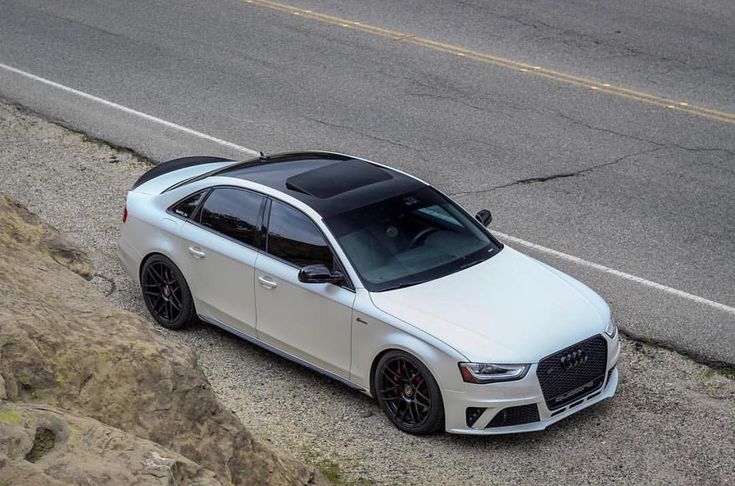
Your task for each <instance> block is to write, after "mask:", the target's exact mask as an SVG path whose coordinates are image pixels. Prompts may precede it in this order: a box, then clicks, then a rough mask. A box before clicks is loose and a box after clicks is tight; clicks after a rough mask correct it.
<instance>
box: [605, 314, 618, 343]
mask: <svg viewBox="0 0 735 486" xmlns="http://www.w3.org/2000/svg"><path fill="white" fill-rule="evenodd" d="M617 333H618V326H617V325H616V324H615V321H614V320H613V318H612V317H611V318H610V322H608V323H607V327H606V328H605V334H607V335H608V336H610V337H611V338H614V337H615V335H616V334H617Z"/></svg>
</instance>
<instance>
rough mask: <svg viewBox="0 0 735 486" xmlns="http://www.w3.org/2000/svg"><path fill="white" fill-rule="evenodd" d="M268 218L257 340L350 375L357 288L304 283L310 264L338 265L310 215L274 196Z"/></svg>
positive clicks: (257, 289)
mask: <svg viewBox="0 0 735 486" xmlns="http://www.w3.org/2000/svg"><path fill="white" fill-rule="evenodd" d="M267 222H268V223H267V237H266V248H265V251H264V252H262V253H261V254H260V255H259V257H258V261H257V263H256V272H255V273H256V280H257V282H256V285H255V299H256V309H257V332H258V339H260V340H261V341H263V342H265V343H268V344H270V345H272V346H275V347H277V348H279V349H281V350H282V351H285V352H287V353H289V354H291V355H293V356H296V357H298V358H301V359H303V360H304V361H307V362H309V363H311V364H313V365H316V366H318V367H320V368H322V369H324V370H327V371H329V372H332V373H334V374H337V375H338V376H341V377H343V378H348V377H349V371H350V358H351V325H352V305H353V303H354V301H355V293H354V291H353V290H351V289H350V288H349V287H348V285H346V284H345V285H342V286H340V285H335V284H329V283H319V284H315V283H302V282H300V281H299V279H298V274H299V270H300V269H301V268H302V267H304V266H306V265H312V264H318V263H322V264H325V265H327V266H328V268H330V269H333V268H335V265H338V262H337V261H336V260H335V257H334V256H333V253H332V250H331V248H330V246H329V244H328V243H327V241H326V239H325V238H324V236H323V234H322V233H321V231H320V230H319V229H318V228H317V226H316V225H315V224H314V222H313V221H312V220H311V219H310V218H309V217H308V216H306V215H305V214H304V213H302V212H301V211H299V210H298V209H296V208H294V207H292V206H290V205H288V204H285V203H283V202H281V201H278V200H272V201H271V204H270V212H269V216H268V217H267Z"/></svg>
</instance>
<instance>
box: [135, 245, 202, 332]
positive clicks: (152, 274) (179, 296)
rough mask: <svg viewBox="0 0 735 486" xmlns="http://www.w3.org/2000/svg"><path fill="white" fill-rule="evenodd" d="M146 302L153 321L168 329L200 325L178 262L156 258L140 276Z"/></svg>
mask: <svg viewBox="0 0 735 486" xmlns="http://www.w3.org/2000/svg"><path fill="white" fill-rule="evenodd" d="M140 286H141V289H142V291H143V299H144V300H145V305H146V307H148V311H149V312H150V313H151V316H153V319H154V320H155V321H156V322H157V323H159V324H160V325H162V326H163V327H166V328H168V329H182V328H184V327H186V326H188V325H189V324H192V323H194V322H196V320H197V315H196V311H195V310H194V302H193V301H192V299H191V292H190V291H189V286H188V285H187V284H186V280H184V275H182V273H181V271H180V270H179V269H178V268H177V267H176V265H175V264H174V262H172V261H171V260H170V259H168V258H166V257H165V256H163V255H153V256H151V257H150V258H148V259H147V260H146V261H145V263H144V264H143V268H142V270H141V272H140Z"/></svg>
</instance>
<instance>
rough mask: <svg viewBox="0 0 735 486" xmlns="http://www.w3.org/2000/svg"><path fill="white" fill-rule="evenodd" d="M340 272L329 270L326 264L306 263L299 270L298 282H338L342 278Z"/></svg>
mask: <svg viewBox="0 0 735 486" xmlns="http://www.w3.org/2000/svg"><path fill="white" fill-rule="evenodd" d="M344 278H345V277H344V275H342V273H341V272H337V271H334V272H333V271H331V270H330V269H328V268H327V266H326V265H322V264H321V263H319V264H317V265H307V266H305V267H304V268H302V269H301V270H299V282H304V283H333V284H336V283H340V282H341V281H342V280H344Z"/></svg>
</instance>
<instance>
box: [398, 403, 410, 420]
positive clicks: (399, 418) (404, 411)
mask: <svg viewBox="0 0 735 486" xmlns="http://www.w3.org/2000/svg"><path fill="white" fill-rule="evenodd" d="M398 403H399V406H400V404H401V403H402V404H403V405H404V406H405V408H404V409H403V412H402V413H401V415H400V417H397V418H398V420H400V421H401V422H403V420H404V419H405V418H406V412H408V404H407V403H406V402H405V401H400V402H398ZM399 408H400V407H399Z"/></svg>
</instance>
